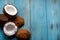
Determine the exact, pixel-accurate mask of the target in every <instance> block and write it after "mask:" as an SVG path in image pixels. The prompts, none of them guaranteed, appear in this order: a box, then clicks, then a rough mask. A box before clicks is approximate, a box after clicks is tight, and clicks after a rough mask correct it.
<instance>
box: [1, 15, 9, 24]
mask: <svg viewBox="0 0 60 40" xmlns="http://www.w3.org/2000/svg"><path fill="white" fill-rule="evenodd" d="M6 22H8V17H6V16H5V15H4V14H0V24H1V25H4V24H5V23H6Z"/></svg>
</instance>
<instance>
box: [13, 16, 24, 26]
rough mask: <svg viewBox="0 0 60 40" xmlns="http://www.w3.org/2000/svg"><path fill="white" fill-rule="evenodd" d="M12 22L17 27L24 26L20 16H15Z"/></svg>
mask: <svg viewBox="0 0 60 40" xmlns="http://www.w3.org/2000/svg"><path fill="white" fill-rule="evenodd" d="M13 22H14V23H15V24H16V25H17V27H22V26H23V25H24V19H23V18H22V17H20V16H17V17H16V18H15V20H14V21H13Z"/></svg>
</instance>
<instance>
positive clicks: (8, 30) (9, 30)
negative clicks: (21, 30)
mask: <svg viewBox="0 0 60 40" xmlns="http://www.w3.org/2000/svg"><path fill="white" fill-rule="evenodd" d="M3 31H4V33H5V34H6V35H7V36H12V35H14V34H15V33H16V32H17V26H16V25H15V23H13V22H8V23H6V24H5V25H4V27H3Z"/></svg>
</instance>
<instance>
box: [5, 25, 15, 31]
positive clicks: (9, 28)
mask: <svg viewBox="0 0 60 40" xmlns="http://www.w3.org/2000/svg"><path fill="white" fill-rule="evenodd" d="M14 28H15V27H14V25H11V24H9V25H7V27H6V30H8V31H11V30H14Z"/></svg>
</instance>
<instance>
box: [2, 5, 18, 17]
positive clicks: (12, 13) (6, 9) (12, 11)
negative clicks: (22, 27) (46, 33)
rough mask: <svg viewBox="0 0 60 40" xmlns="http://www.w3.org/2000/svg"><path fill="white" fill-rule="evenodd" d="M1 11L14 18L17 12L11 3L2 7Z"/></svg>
mask: <svg viewBox="0 0 60 40" xmlns="http://www.w3.org/2000/svg"><path fill="white" fill-rule="evenodd" d="M3 12H4V14H5V15H6V16H8V17H9V18H14V17H15V16H16V14H17V8H16V7H15V6H13V5H11V4H7V5H5V6H4V8H3Z"/></svg>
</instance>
